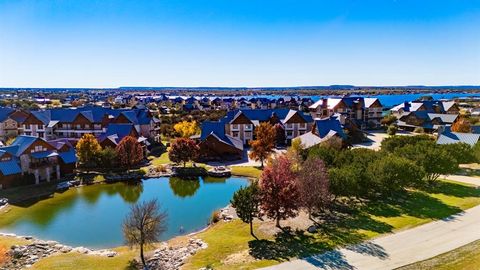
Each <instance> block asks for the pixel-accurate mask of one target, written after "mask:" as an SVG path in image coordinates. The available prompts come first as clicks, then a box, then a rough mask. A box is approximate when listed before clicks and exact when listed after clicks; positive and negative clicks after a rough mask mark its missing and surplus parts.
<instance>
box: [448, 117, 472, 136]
mask: <svg viewBox="0 0 480 270" xmlns="http://www.w3.org/2000/svg"><path fill="white" fill-rule="evenodd" d="M452 131H453V132H461V133H470V132H471V131H472V126H471V125H470V122H469V121H468V120H467V119H465V118H463V117H462V118H460V119H458V121H457V122H455V123H453V125H452Z"/></svg>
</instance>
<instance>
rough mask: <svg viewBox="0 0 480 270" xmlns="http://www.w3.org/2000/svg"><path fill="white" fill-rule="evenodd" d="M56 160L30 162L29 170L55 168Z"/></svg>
mask: <svg viewBox="0 0 480 270" xmlns="http://www.w3.org/2000/svg"><path fill="white" fill-rule="evenodd" d="M57 164H58V161H57V160H39V161H32V162H30V166H29V167H30V169H40V168H45V167H53V166H57Z"/></svg>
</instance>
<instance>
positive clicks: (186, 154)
mask: <svg viewBox="0 0 480 270" xmlns="http://www.w3.org/2000/svg"><path fill="white" fill-rule="evenodd" d="M198 152H199V147H198V145H197V144H196V143H195V142H194V141H193V140H191V139H187V138H178V139H175V140H174V141H173V143H172V145H171V147H170V150H169V151H168V157H169V158H170V160H171V161H173V162H175V163H180V162H183V167H186V164H187V162H189V161H191V160H195V159H196V158H197V157H198Z"/></svg>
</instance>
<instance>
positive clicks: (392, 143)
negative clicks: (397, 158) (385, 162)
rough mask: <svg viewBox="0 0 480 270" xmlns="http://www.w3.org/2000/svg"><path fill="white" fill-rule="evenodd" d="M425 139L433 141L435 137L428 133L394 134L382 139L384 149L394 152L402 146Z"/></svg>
mask: <svg viewBox="0 0 480 270" xmlns="http://www.w3.org/2000/svg"><path fill="white" fill-rule="evenodd" d="M423 141H433V139H432V138H431V137H430V136H428V135H417V136H392V137H389V138H385V139H384V140H383V141H382V144H381V149H382V151H385V152H388V153H393V152H394V151H395V150H396V149H398V148H400V147H403V146H406V145H411V144H417V143H420V142H423Z"/></svg>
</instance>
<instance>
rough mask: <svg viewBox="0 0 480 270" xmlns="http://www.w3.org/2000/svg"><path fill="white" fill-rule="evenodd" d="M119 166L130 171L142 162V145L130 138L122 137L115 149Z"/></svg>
mask: <svg viewBox="0 0 480 270" xmlns="http://www.w3.org/2000/svg"><path fill="white" fill-rule="evenodd" d="M115 151H116V152H117V156H118V158H119V160H120V164H122V165H123V166H126V167H127V168H128V169H130V168H131V167H132V166H135V165H137V164H139V163H140V162H142V160H143V148H142V145H141V144H140V143H139V142H138V141H137V139H135V138H134V137H132V136H126V137H124V138H123V139H122V140H121V141H120V143H119V144H118V145H117V147H116V148H115Z"/></svg>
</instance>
